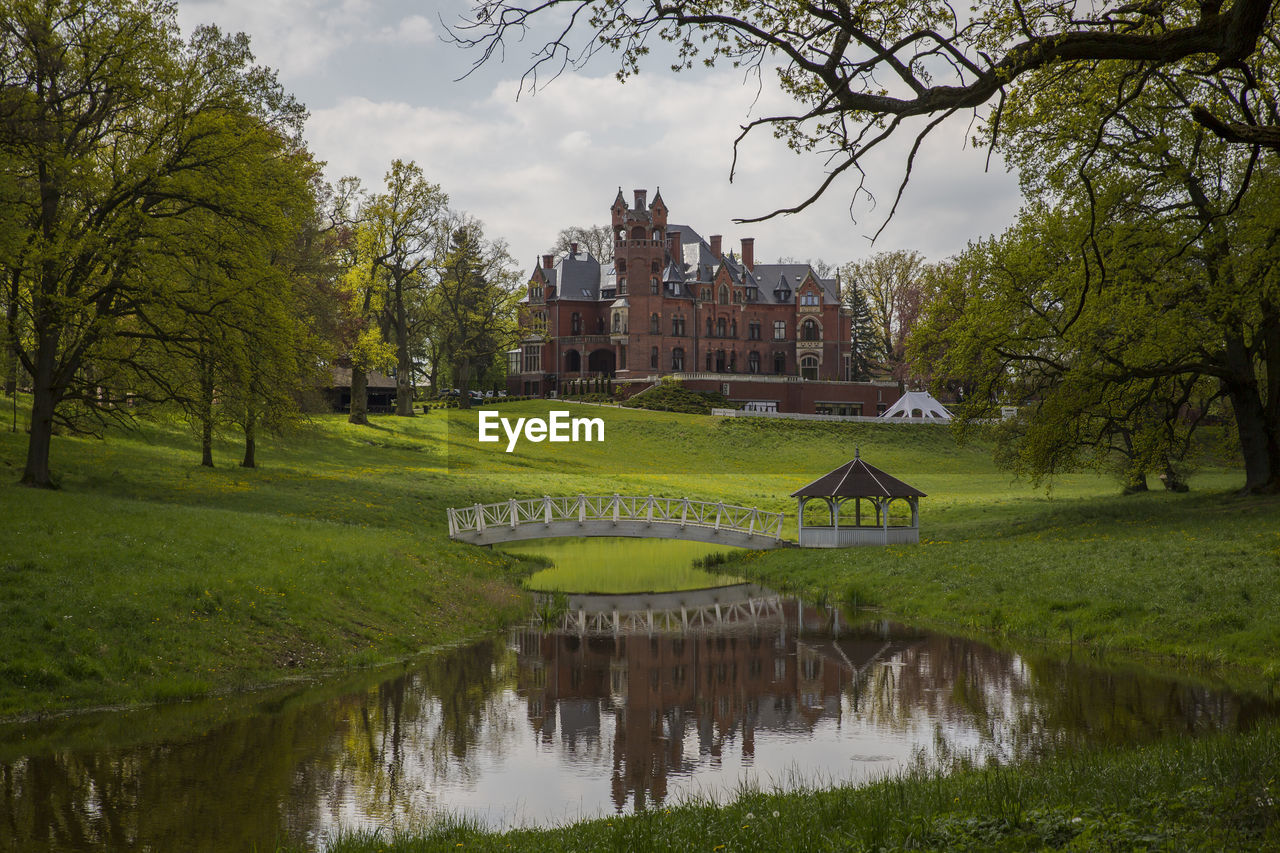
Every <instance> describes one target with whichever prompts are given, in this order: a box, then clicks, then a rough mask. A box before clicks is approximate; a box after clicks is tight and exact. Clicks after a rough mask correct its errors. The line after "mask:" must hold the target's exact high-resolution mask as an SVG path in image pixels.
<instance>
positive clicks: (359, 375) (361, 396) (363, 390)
mask: <svg viewBox="0 0 1280 853" xmlns="http://www.w3.org/2000/svg"><path fill="white" fill-rule="evenodd" d="M347 423H351V424H359V425H360V426H368V425H369V377H368V375H367V374H366V373H365V370H364V367H363V366H362V365H356V364H353V365H351V416H350V417H348V418H347Z"/></svg>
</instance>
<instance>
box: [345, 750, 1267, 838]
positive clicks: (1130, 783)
mask: <svg viewBox="0 0 1280 853" xmlns="http://www.w3.org/2000/svg"><path fill="white" fill-rule="evenodd" d="M1278 846H1280V727H1277V726H1274V725H1272V726H1268V727H1266V728H1263V729H1260V730H1258V731H1255V732H1252V733H1250V734H1248V735H1243V736H1232V737H1213V738H1208V739H1205V740H1201V741H1191V740H1178V741H1169V742H1165V743H1161V744H1158V745H1156V746H1152V747H1146V748H1143V749H1136V750H1132V751H1128V752H1114V751H1109V752H1102V751H1099V752H1088V753H1084V754H1079V755H1073V756H1069V757H1064V758H1060V759H1056V760H1053V761H1047V762H1044V763H1040V764H1023V765H1018V766H1012V767H1008V766H1006V767H990V768H962V769H959V770H956V771H955V772H951V773H947V774H943V773H936V772H924V771H919V772H914V773H907V774H903V775H902V776H899V777H897V778H894V779H889V780H885V781H882V782H878V783H874V784H871V785H866V786H863V787H858V788H850V787H838V788H831V789H817V790H810V791H799V792H792V793H786V794H772V793H767V792H760V791H746V792H742V793H741V794H739V795H738V796H737V797H736V798H735V799H734V800H733V802H731V803H728V804H723V805H720V806H717V805H715V804H712V803H687V804H683V805H680V806H675V807H672V808H668V809H661V810H652V811H649V812H645V813H641V814H638V815H633V816H627V817H610V818H602V819H598V820H590V821H583V822H580V823H575V824H572V825H569V826H565V827H557V828H548V829H538V830H522V831H515V832H509V833H487V832H484V831H482V830H480V829H479V828H477V827H475V826H472V825H468V824H465V823H458V822H448V821H446V822H444V823H441V824H439V825H437V826H436V827H434V828H431V829H427V830H422V831H419V832H416V833H401V834H396V833H377V834H371V833H362V834H349V835H345V836H339V837H337V838H335V839H333V841H332V843H331V844H330V845H329V846H328V847H327V848H326V849H327V850H328V851H329V853H373V851H380V853H381V852H382V851H387V853H426V851H445V850H480V851H487V850H494V851H511V850H517V851H518V850H536V851H579V850H619V851H668V850H670V851H677V850H679V851H684V850H707V851H712V853H715V851H724V853H739V851H776V850H805V851H824V850H846V851H876V850H897V849H912V850H948V851H996V850H1004V851H1015V850H1019V851H1021V850H1078V851H1097V850H1116V851H1120V850H1214V851H1222V850H1240V851H1244V850H1273V849H1277V847H1278Z"/></svg>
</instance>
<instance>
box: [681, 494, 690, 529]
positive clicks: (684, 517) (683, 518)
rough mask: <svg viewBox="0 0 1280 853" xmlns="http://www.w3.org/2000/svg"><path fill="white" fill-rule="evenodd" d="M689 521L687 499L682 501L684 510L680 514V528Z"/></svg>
mask: <svg viewBox="0 0 1280 853" xmlns="http://www.w3.org/2000/svg"><path fill="white" fill-rule="evenodd" d="M688 519H689V499H688V498H685V499H684V509H683V510H682V511H681V512H680V526H681V527H684V523H685V522H686V521H687V520H688Z"/></svg>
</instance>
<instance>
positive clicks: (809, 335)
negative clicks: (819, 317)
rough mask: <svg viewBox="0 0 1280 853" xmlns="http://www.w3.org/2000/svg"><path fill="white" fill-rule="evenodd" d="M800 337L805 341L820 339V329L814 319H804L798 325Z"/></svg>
mask: <svg viewBox="0 0 1280 853" xmlns="http://www.w3.org/2000/svg"><path fill="white" fill-rule="evenodd" d="M800 337H801V338H803V339H804V340H806V341H818V340H822V330H821V329H819V328H818V324H817V322H815V321H814V320H812V319H809V320H805V321H804V325H803V326H801V327H800Z"/></svg>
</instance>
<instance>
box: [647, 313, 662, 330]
mask: <svg viewBox="0 0 1280 853" xmlns="http://www.w3.org/2000/svg"><path fill="white" fill-rule="evenodd" d="M649 334H651V335H660V334H662V320H661V318H659V317H658V315H657V314H650V315H649Z"/></svg>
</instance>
